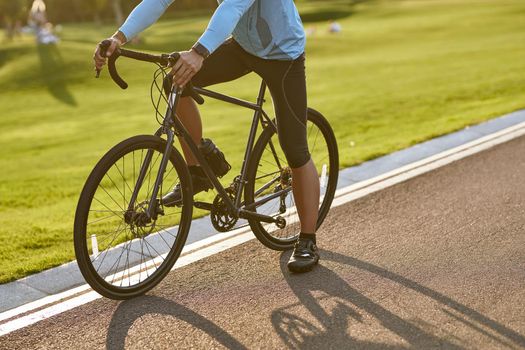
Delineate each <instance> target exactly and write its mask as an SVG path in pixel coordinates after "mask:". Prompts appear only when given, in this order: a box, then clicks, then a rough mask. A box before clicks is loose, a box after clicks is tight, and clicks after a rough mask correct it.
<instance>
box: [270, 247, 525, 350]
mask: <svg viewBox="0 0 525 350" xmlns="http://www.w3.org/2000/svg"><path fill="white" fill-rule="evenodd" d="M289 254H290V253H289V252H288V253H283V254H282V255H281V270H282V272H283V276H284V278H285V279H286V281H287V282H288V284H289V285H290V287H291V289H292V291H293V292H294V294H295V295H296V296H297V298H298V299H299V304H298V305H289V306H287V307H284V308H280V309H277V310H275V311H274V312H273V313H272V324H273V326H274V328H275V330H276V332H277V333H278V334H279V336H280V337H281V338H282V339H283V341H284V342H285V343H286V344H287V345H288V346H289V347H291V348H301V349H304V348H319V347H327V346H328V347H334V348H338V347H340V346H343V347H344V348H361V347H362V348H367V349H368V348H370V349H398V348H403V349H404V348H407V346H402V345H388V344H382V343H375V342H370V341H364V340H359V339H356V338H354V337H352V336H351V335H349V334H348V333H347V331H348V329H349V327H348V325H349V322H350V321H354V322H360V323H361V322H362V316H361V314H360V313H359V312H358V311H357V310H361V311H363V312H366V313H367V314H369V315H371V316H372V317H374V318H375V319H376V320H378V321H379V323H380V324H381V326H382V327H384V328H386V329H388V330H389V331H390V332H392V333H394V334H396V335H397V336H399V337H400V338H402V339H403V340H405V341H406V342H407V343H408V344H409V346H408V347H416V348H426V347H431V346H437V345H439V346H440V347H442V348H448V349H459V348H461V346H459V345H456V344H454V343H451V342H450V341H448V340H447V339H442V338H439V337H437V336H435V335H433V334H431V333H429V332H428V331H426V330H423V329H421V328H420V327H418V326H417V325H415V324H413V323H410V322H408V321H407V320H404V319H402V318H401V317H399V316H397V315H395V314H393V313H392V312H390V311H389V310H387V309H385V308H383V307H382V306H381V305H379V304H377V303H375V302H374V301H373V300H372V299H370V298H368V297H366V296H365V295H363V294H361V293H359V292H358V291H357V290H356V289H354V288H352V287H351V286H350V285H349V284H348V283H347V282H346V281H345V280H344V279H342V278H341V277H339V276H338V275H337V274H336V273H335V272H333V271H331V270H329V269H328V268H326V267H324V266H322V265H321V266H319V267H317V268H316V269H315V270H314V271H312V272H311V273H310V274H308V275H291V274H290V273H289V272H288V271H287V268H286V262H287V261H288V258H289ZM322 257H323V261H334V262H337V263H340V264H344V265H348V266H352V267H354V268H358V269H363V270H366V271H368V272H371V273H373V274H376V275H378V276H380V277H381V278H385V279H387V280H390V281H392V282H395V283H398V284H400V285H401V286H403V287H405V288H408V289H411V290H413V291H416V292H418V293H421V294H422V295H424V296H427V297H429V298H431V299H433V300H434V301H436V302H439V303H441V304H442V305H443V306H444V307H446V308H447V309H450V308H451V309H453V310H455V311H456V312H459V313H460V314H461V315H462V316H464V317H465V318H469V319H471V320H472V321H475V322H478V323H479V324H481V325H483V326H485V327H489V328H490V329H492V330H493V331H495V332H497V333H498V335H499V336H502V337H504V338H505V340H502V339H499V338H497V337H494V336H491V335H489V334H488V333H487V332H485V331H483V330H482V329H481V328H480V327H478V326H476V325H474V324H472V323H471V322H469V321H466V320H462V322H463V324H465V325H467V326H470V327H471V328H472V329H474V330H476V331H478V332H481V333H483V334H485V335H489V336H491V338H492V339H494V340H496V341H498V342H500V344H502V345H505V346H511V344H509V342H513V343H515V344H516V345H518V346H525V338H524V337H523V336H521V335H520V334H519V333H517V332H515V331H513V330H511V329H509V328H507V327H505V326H503V325H501V324H499V323H497V322H495V321H494V320H491V319H489V318H488V317H486V316H484V315H482V314H480V313H479V312H477V311H475V310H473V309H471V308H469V307H467V306H465V305H462V304H460V303H458V302H456V301H454V300H452V299H451V298H449V297H447V296H445V295H443V294H440V293H438V292H436V291H434V290H431V289H429V288H427V287H424V286H423V285H420V284H418V283H417V282H414V281H411V280H409V279H407V278H405V277H403V276H401V275H398V274H396V273H393V272H390V271H388V270H385V269H383V268H381V267H378V266H375V265H373V264H370V263H367V262H363V261H360V260H358V259H355V258H351V257H347V256H344V255H341V254H338V253H334V252H328V251H323V252H322ZM319 292H321V295H323V294H325V295H326V296H321V297H319V296H317V297H316V296H315V295H314V293H316V295H319ZM329 298H332V299H335V300H336V306H335V308H333V311H332V312H331V313H328V312H327V311H326V310H325V309H324V308H323V307H322V305H321V302H322V301H323V299H329ZM341 301H342V302H341ZM349 304H350V306H349ZM295 306H303V307H306V309H307V310H308V312H310V313H311V315H312V316H313V317H314V318H315V320H316V321H317V322H318V323H319V324H320V325H321V327H319V326H316V325H314V324H313V323H312V322H309V321H308V320H305V319H303V318H301V317H299V316H297V315H295V314H294V313H293V312H291V311H289V310H290V309H291V308H292V307H295ZM445 311H446V310H445ZM449 314H450V313H449ZM455 319H458V316H455ZM337 344H341V345H337Z"/></svg>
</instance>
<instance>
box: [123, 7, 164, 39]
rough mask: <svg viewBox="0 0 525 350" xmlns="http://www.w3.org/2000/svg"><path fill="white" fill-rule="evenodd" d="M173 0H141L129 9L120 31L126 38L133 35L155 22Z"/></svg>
mask: <svg viewBox="0 0 525 350" xmlns="http://www.w3.org/2000/svg"><path fill="white" fill-rule="evenodd" d="M173 1H174V0H143V1H142V2H141V3H140V4H138V5H137V7H135V8H134V9H133V11H131V13H130V14H129V16H128V18H127V19H126V21H125V22H124V24H123V25H122V26H121V27H120V29H119V30H120V31H121V32H122V33H124V35H125V36H126V39H128V40H131V38H133V37H134V36H136V35H137V34H139V33H140V32H142V31H143V30H145V29H146V28H148V27H149V26H151V25H152V24H153V23H155V22H156V21H157V20H158V19H159V18H160V16H162V14H163V13H164V12H165V11H166V9H167V8H168V6H170V5H171V4H172V3H173Z"/></svg>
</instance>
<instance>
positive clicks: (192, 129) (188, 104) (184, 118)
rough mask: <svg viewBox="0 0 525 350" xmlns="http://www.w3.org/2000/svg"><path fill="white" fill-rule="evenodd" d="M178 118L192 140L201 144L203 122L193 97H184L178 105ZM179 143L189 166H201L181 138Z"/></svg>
mask: <svg viewBox="0 0 525 350" xmlns="http://www.w3.org/2000/svg"><path fill="white" fill-rule="evenodd" d="M177 117H178V118H179V120H180V121H181V123H182V124H183V125H184V127H185V128H186V129H187V130H188V132H189V134H190V135H191V139H192V140H193V142H195V144H197V145H198V144H200V142H201V139H202V122H201V115H200V113H199V108H198V107H197V104H196V103H195V101H193V99H192V98H191V97H182V98H181V99H180V101H179V104H178V105H177ZM179 142H180V145H181V147H182V152H183V153H184V158H185V159H186V163H188V165H189V166H194V165H199V162H198V160H197V159H195V157H194V156H193V154H192V153H191V151H190V148H189V147H188V145H187V144H186V141H184V140H183V139H182V138H181V137H179Z"/></svg>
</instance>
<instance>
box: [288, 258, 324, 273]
mask: <svg viewBox="0 0 525 350" xmlns="http://www.w3.org/2000/svg"><path fill="white" fill-rule="evenodd" d="M318 264H319V259H317V261H316V262H315V263H313V264H312V265H309V266H302V267H292V268H291V267H288V271H290V272H293V273H303V272H309V271H312V269H313V268H314V267H315V266H317V265H318Z"/></svg>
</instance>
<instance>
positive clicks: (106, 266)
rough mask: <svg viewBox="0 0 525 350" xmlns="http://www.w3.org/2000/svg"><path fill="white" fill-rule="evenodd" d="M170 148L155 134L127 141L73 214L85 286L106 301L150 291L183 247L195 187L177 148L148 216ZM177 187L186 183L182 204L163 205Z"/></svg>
mask: <svg viewBox="0 0 525 350" xmlns="http://www.w3.org/2000/svg"><path fill="white" fill-rule="evenodd" d="M165 149H166V141H165V140H163V139H161V138H159V137H156V136H151V135H141V136H135V137H132V138H129V139H127V140H125V141H122V142H121V143H119V144H118V145H116V146H115V147H113V148H112V149H111V150H110V151H109V152H108V153H107V154H106V155H104V157H103V158H102V159H101V160H100V161H99V162H98V164H97V165H96V166H95V168H94V169H93V171H92V172H91V174H90V175H89V177H88V179H87V181H86V184H85V185H84V188H83V190H82V193H81V195H80V199H79V202H78V206H77V211H76V214H75V226H74V243H75V254H76V257H77V261H78V266H79V268H80V271H81V272H82V275H83V276H84V278H85V279H86V281H87V282H88V283H89V285H90V286H91V287H92V288H93V289H94V290H96V291H97V292H98V293H100V294H102V295H103V296H105V297H108V298H111V299H128V298H132V297H135V296H138V295H141V294H143V293H145V292H147V291H148V290H150V289H151V288H153V287H154V286H155V285H156V284H157V283H159V282H160V281H161V280H162V278H164V276H165V275H166V274H167V273H168V272H169V271H170V270H171V268H172V266H173V264H174V263H175V261H176V260H177V258H178V257H179V255H180V253H181V250H182V247H183V246H184V243H185V242H186V237H187V235H188V231H189V227H190V224H191V218H192V210H193V208H192V200H193V199H192V195H191V193H192V189H191V181H190V175H189V172H188V168H187V167H186V163H185V162H184V159H183V158H182V156H181V155H180V153H179V152H178V151H177V150H176V149H175V148H173V147H172V148H171V151H170V157H169V161H168V163H167V167H166V170H165V172H164V174H163V181H162V183H161V186H160V190H159V192H158V195H157V198H158V199H157V200H156V201H155V203H154V204H155V208H156V209H155V212H154V215H153V216H151V215H149V214H148V213H149V212H148V208H149V207H150V201H151V196H152V192H153V187H154V183H155V179H156V177H157V174H158V172H159V168H160V163H161V160H162V158H163V155H164V152H165ZM139 179H141V180H139ZM176 183H180V184H181V188H182V204H181V205H180V206H177V207H173V208H167V207H164V206H163V205H162V203H161V201H160V198H161V197H162V195H163V194H166V193H167V192H168V191H170V190H171V189H172V188H173V186H175V184H176ZM132 194H135V195H136V196H135V195H132ZM134 197H136V199H135V200H132V198H134ZM130 203H132V204H130Z"/></svg>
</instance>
